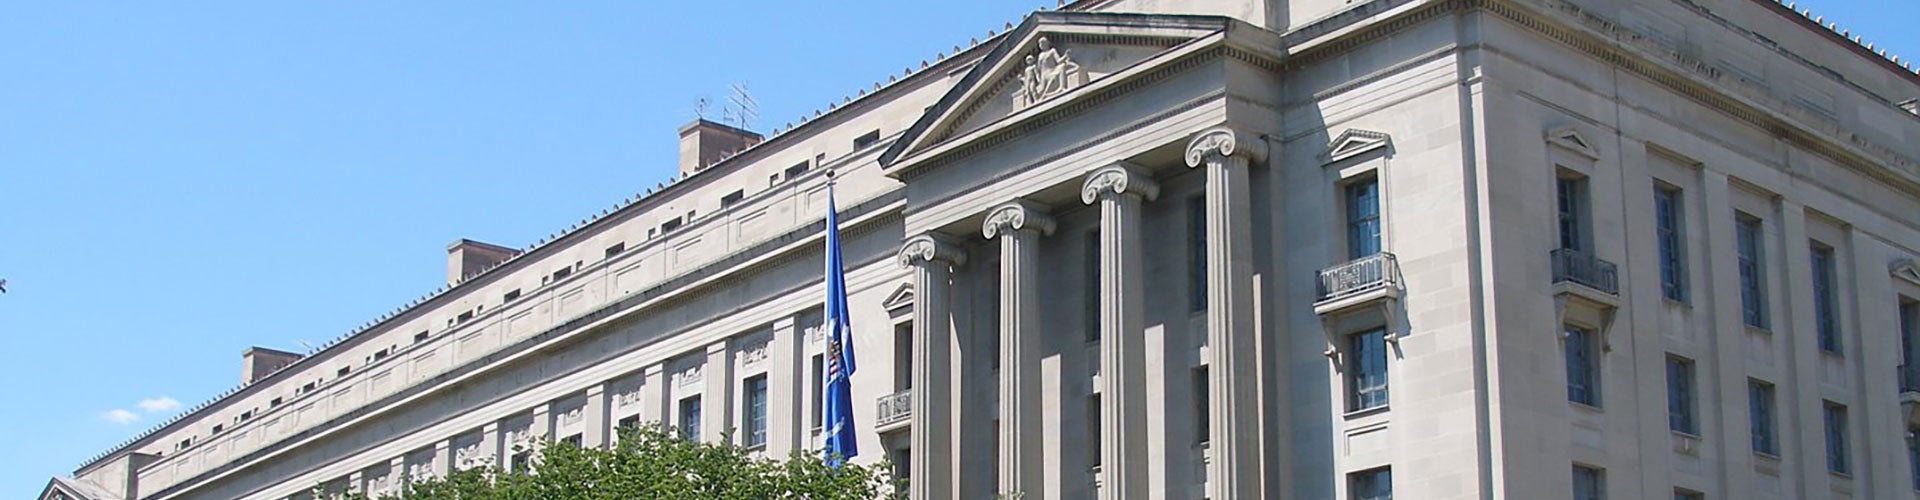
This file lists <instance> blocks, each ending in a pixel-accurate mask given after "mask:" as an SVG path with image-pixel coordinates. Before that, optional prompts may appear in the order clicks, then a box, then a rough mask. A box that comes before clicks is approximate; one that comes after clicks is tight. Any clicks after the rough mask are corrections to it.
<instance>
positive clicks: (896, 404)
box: [874, 389, 913, 425]
mask: <svg viewBox="0 0 1920 500" xmlns="http://www.w3.org/2000/svg"><path fill="white" fill-rule="evenodd" d="M874 403H875V404H876V405H877V406H878V408H879V409H878V411H875V412H874V413H875V414H878V415H879V416H878V417H874V425H892V424H894V423H898V422H904V421H906V420H907V419H909V418H913V389H907V390H903V391H900V392H896V393H893V394H888V395H885V396H880V398H879V399H877V400H875V401H874Z"/></svg>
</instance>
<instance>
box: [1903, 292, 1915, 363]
mask: <svg viewBox="0 0 1920 500" xmlns="http://www.w3.org/2000/svg"><path fill="white" fill-rule="evenodd" d="M1915 337H1920V302H1914V301H1911V300H1904V299H1903V300H1901V301H1900V360H1901V361H1900V362H1901V363H1904V364H1906V365H1907V369H1909V370H1912V369H1914V368H1913V366H1914V364H1913V363H1914V361H1916V360H1915V359H1914V358H1915V357H1916V356H1920V352H1914V348H1915V347H1920V346H1916V345H1914V342H1915V341H1916V340H1920V338H1915Z"/></svg>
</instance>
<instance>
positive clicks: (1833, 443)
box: [1826, 401, 1853, 474]
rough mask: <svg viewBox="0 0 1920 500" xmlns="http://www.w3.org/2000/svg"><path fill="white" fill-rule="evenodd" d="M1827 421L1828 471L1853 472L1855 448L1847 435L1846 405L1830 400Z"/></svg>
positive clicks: (1836, 472) (1827, 406) (1837, 472)
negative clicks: (1853, 448)
mask: <svg viewBox="0 0 1920 500" xmlns="http://www.w3.org/2000/svg"><path fill="white" fill-rule="evenodd" d="M1826 422H1827V471H1828V472H1832V473H1835V474H1851V473H1853V450H1852V446H1851V445H1852V443H1850V442H1849V441H1848V439H1849V438H1848V436H1847V407H1846V405H1842V404H1839V403H1835V402H1832V401H1828V402H1827V404H1826Z"/></svg>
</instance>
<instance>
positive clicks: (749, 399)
mask: <svg viewBox="0 0 1920 500" xmlns="http://www.w3.org/2000/svg"><path fill="white" fill-rule="evenodd" d="M745 385H746V387H745V389H746V394H745V395H743V397H744V398H745V399H746V401H744V402H743V404H742V405H741V406H743V407H744V408H741V411H742V412H743V413H745V414H744V415H741V416H740V422H741V423H742V424H743V425H745V426H746V429H743V430H742V431H741V434H742V435H741V439H742V440H743V441H744V443H743V444H745V445H746V446H747V447H748V448H753V447H757V446H765V445H766V444H767V376H766V374H760V375H754V376H752V377H747V382H746V384H745Z"/></svg>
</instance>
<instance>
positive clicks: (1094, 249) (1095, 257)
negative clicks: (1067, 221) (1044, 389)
mask: <svg viewBox="0 0 1920 500" xmlns="http://www.w3.org/2000/svg"><path fill="white" fill-rule="evenodd" d="M1081 251H1082V252H1083V253H1082V255H1081V257H1082V258H1081V259H1080V260H1081V266H1080V273H1081V279H1082V280H1084V282H1083V283H1081V286H1082V288H1081V290H1082V291H1081V294H1082V295H1084V296H1086V304H1084V305H1083V306H1082V309H1083V310H1084V311H1085V314H1084V315H1083V316H1082V317H1081V320H1082V323H1085V328H1086V337H1087V342H1099V341H1100V230H1098V229H1095V230H1092V231H1088V232H1087V239H1086V244H1085V246H1084V247H1083V248H1082V249H1081Z"/></svg>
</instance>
